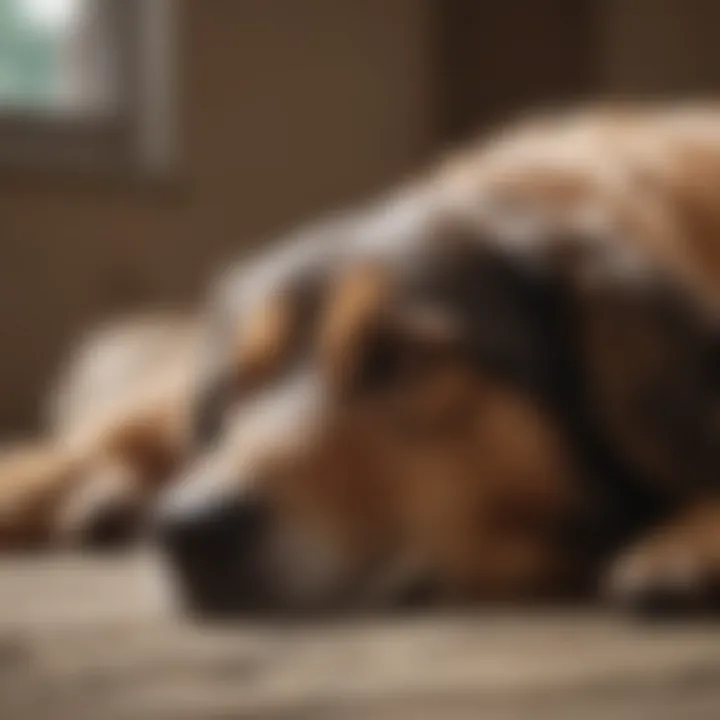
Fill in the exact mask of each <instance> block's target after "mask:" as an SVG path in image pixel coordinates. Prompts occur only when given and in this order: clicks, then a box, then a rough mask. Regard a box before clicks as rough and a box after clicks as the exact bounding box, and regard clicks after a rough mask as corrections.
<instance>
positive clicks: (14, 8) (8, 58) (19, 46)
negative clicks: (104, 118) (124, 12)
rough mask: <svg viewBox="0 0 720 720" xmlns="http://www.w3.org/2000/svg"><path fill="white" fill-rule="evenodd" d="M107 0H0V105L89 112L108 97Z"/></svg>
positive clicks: (101, 105) (101, 106) (11, 107)
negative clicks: (104, 18)
mask: <svg viewBox="0 0 720 720" xmlns="http://www.w3.org/2000/svg"><path fill="white" fill-rule="evenodd" d="M106 2H107V0H0V107H4V108H6V109H9V110H23V111H43V112H63V113H67V112H70V113H77V112H82V113H86V112H95V111H99V110H102V109H106V108H107V105H108V103H109V101H110V98H109V88H110V87H111V86H112V82H111V79H112V78H111V72H110V70H111V65H112V62H111V61H112V58H111V43H110V42H109V39H110V37H109V34H108V32H107V30H108V28H107V26H106V23H103V17H102V15H103V12H102V11H103V7H104V6H105V5H106Z"/></svg>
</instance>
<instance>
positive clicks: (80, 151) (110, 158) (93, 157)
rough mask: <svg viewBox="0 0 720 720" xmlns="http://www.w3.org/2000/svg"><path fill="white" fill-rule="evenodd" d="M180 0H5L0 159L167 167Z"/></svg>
mask: <svg viewBox="0 0 720 720" xmlns="http://www.w3.org/2000/svg"><path fill="white" fill-rule="evenodd" d="M173 4H174V0H0V167H7V166H20V167H28V166H31V167H38V166H40V167H48V166H49V167H60V168H75V169H86V170H97V169H106V170H121V171H122V170H134V169H141V170H143V171H149V172H153V171H155V172H157V171H163V170H165V169H166V168H167V167H168V165H169V163H170V162H171V160H172V155H173V132H172V114H173V113H172V107H171V105H172V99H173V87H172V73H171V70H172V64H173V63H172V45H173V43H172V40H173V32H172V30H173V28H172V19H173V18H172V13H171V11H172V9H173Z"/></svg>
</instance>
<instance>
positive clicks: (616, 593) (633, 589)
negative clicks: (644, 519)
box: [605, 498, 720, 613]
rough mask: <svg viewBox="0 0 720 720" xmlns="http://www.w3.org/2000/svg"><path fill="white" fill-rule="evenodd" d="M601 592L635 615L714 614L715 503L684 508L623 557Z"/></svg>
mask: <svg viewBox="0 0 720 720" xmlns="http://www.w3.org/2000/svg"><path fill="white" fill-rule="evenodd" d="M605 590H606V592H607V593H608V595H609V597H610V599H611V600H613V601H615V602H617V603H620V604H621V605H624V606H626V607H629V608H631V609H634V610H639V611H645V612H656V613H657V612H659V613H672V612H687V611H691V612H697V611H708V610H714V611H717V610H720V499H718V498H712V499H708V500H706V501H704V502H698V503H696V504H694V505H692V506H690V507H688V508H686V509H685V510H684V511H683V512H681V513H680V514H679V515H678V516H676V517H675V518H674V519H673V520H672V521H670V522H669V523H667V524H666V525H663V526H661V527H659V528H657V529H655V530H654V531H652V532H651V533H650V534H649V535H646V536H644V537H642V538H641V539H640V540H638V541H637V542H636V543H635V544H633V545H632V546H631V547H630V548H629V549H628V550H625V551H623V552H622V553H621V554H620V555H619V557H617V558H616V559H615V560H614V561H613V563H612V564H611V567H610V570H609V573H608V575H607V578H606V583H605Z"/></svg>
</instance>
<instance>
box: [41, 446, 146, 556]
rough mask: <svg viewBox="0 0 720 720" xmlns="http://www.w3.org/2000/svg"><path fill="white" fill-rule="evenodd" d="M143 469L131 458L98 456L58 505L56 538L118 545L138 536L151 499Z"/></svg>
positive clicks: (84, 544)
mask: <svg viewBox="0 0 720 720" xmlns="http://www.w3.org/2000/svg"><path fill="white" fill-rule="evenodd" d="M145 480H146V478H145V477H144V474H143V469H142V468H141V467H139V466H138V464H137V463H134V462H133V460H132V458H128V457H122V456H119V457H106V456H101V457H100V458H98V459H95V460H93V461H92V463H90V464H89V465H88V466H87V467H85V468H84V469H83V471H82V474H81V477H79V478H78V481H77V483H76V485H75V487H74V488H73V489H72V490H71V491H70V492H68V493H67V494H66V496H65V497H64V498H62V501H61V502H60V503H59V504H58V508H57V511H56V513H55V517H54V518H53V522H52V528H51V535H52V538H51V539H52V540H53V541H54V542H57V543H58V544H62V545H70V546H82V547H88V546H90V547H94V548H95V547H102V548H106V547H116V546H123V545H126V544H127V543H128V542H130V541H131V540H133V539H135V538H136V537H137V536H138V534H139V530H140V528H141V525H142V521H143V517H144V514H145V511H146V510H147V506H148V505H149V503H150V500H151V495H152V493H151V489H150V487H149V485H150V484H149V483H148V482H145Z"/></svg>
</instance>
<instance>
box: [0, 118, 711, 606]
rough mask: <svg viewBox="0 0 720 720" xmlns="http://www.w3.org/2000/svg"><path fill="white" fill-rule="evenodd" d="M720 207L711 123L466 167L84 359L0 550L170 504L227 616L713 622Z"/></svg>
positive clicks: (525, 152)
mask: <svg viewBox="0 0 720 720" xmlns="http://www.w3.org/2000/svg"><path fill="white" fill-rule="evenodd" d="M718 187H720V113H716V112H715V111H713V110H712V109H706V108H676V109H670V110H667V109H665V110H655V109H647V108H639V109H638V108H635V109H632V108H629V109H614V110H593V111H584V112H577V113H572V114H568V115H564V116H556V117H552V118H541V119H538V120H534V121H532V122H526V123H522V124H520V125H518V126H515V127H513V128H511V129H510V130H507V131H505V132H503V133H500V134H498V135H496V136H494V137H492V138H490V139H489V140H485V141H484V142H482V143H480V144H479V145H478V146H476V147H471V148H468V149H466V150H465V151H464V152H463V153H460V154H458V155H457V156H456V157H454V158H451V159H450V160H449V161H447V162H445V163H443V164H442V165H441V166H440V167H439V168H435V169H434V170H433V171H431V172H429V173H426V174H425V175H423V176H422V177H420V178H419V179H418V180H416V181H415V182H414V183H412V184H411V185H409V186H406V187H404V188H402V189H400V190H399V191H396V192H394V193H393V194H391V195H389V196H387V197H383V198H381V199H380V200H377V201H375V202H373V203H371V204H370V205H369V206H368V207H365V208H362V209H360V210H358V211H354V212H348V213H345V214H342V215H338V216H336V217H333V218H330V219H328V220H326V221H325V222H322V223H320V224H318V225H317V226H314V227H310V228H308V229H306V230H304V231H302V232H301V233H299V234H297V235H294V236H292V237H290V238H288V239H287V240H286V241H285V242H284V243H283V244H282V245H281V247H280V248H278V249H275V250H272V251H271V252H270V253H268V254H266V255H264V256H262V257H260V258H259V259H258V260H257V261H255V262H251V263H247V264H244V265H243V266H242V267H241V268H240V269H239V270H238V271H235V272H232V273H230V274H229V275H228V276H227V277H224V278H222V279H221V280H220V281H219V282H218V283H217V285H216V290H215V292H214V294H213V300H212V302H211V303H210V310H209V312H207V313H206V314H204V315H203V316H202V317H199V318H180V319H174V320H173V321H172V322H170V321H167V320H163V321H158V322H156V323H153V322H151V321H147V322H146V325H145V327H144V328H137V327H129V328H124V329H123V330H121V331H116V330H114V331H112V332H110V333H109V334H108V333H106V334H105V336H104V337H101V338H100V339H99V340H98V339H97V338H96V339H95V340H93V341H91V342H90V344H89V346H87V348H86V351H85V353H86V358H88V357H89V358H90V360H87V359H85V360H83V359H82V358H81V359H80V360H79V361H76V363H75V367H74V368H73V369H72V370H71V371H70V372H69V374H68V376H67V379H66V382H65V387H64V390H63V391H62V392H60V393H59V398H60V400H59V402H58V403H57V406H58V407H56V408H55V426H56V428H57V429H56V432H55V434H54V436H53V439H52V441H51V442H48V443H46V444H44V445H43V446H42V447H40V448H38V447H35V446H32V445H31V446H28V447H25V448H22V447H21V448H19V449H16V450H11V451H9V456H8V458H7V460H6V461H5V465H4V468H3V478H4V479H3V480H2V487H1V488H0V492H2V495H0V534H2V535H3V537H5V538H7V542H8V543H11V542H14V543H16V544H26V543H28V542H30V541H32V540H34V541H38V542H45V541H47V540H49V539H51V540H52V539H55V538H60V537H63V538H68V537H71V538H72V537H75V538H77V537H80V538H82V537H102V536H114V535H116V534H117V533H118V532H120V533H123V532H125V531H126V530H127V529H128V527H131V526H132V524H133V520H135V519H136V518H138V517H140V516H142V515H143V514H144V511H145V510H146V509H147V508H150V507H152V509H153V511H152V515H153V524H154V526H155V532H156V533H157V535H158V536H159V539H160V541H161V543H162V545H163V546H164V548H165V549H166V552H167V555H168V559H169V563H170V565H171V567H172V568H173V569H174V573H175V576H176V578H177V582H178V584H179V592H180V593H181V595H182V596H183V598H184V599H185V601H186V603H187V605H188V606H190V607H192V608H194V609H196V610H200V611H204V612H209V613H219V614H224V613H234V612H237V611H243V610H245V611H247V610H252V609H257V608H272V609H277V610H293V611H294V610H317V609H329V608H338V607H358V606H386V605H391V604H396V603H400V602H403V601H405V600H410V599H414V598H418V597H421V598H425V599H428V600H429V599H432V600H433V601H437V602H444V601H476V600H485V601H489V600H527V599H533V598H539V597H552V596H558V595H560V594H566V593H576V592H585V591H588V590H597V589H598V588H604V589H606V590H607V591H608V592H610V593H611V595H612V596H613V597H615V598H619V599H621V600H625V601H631V602H640V603H641V604H646V603H656V602H660V601H661V602H668V601H670V602H672V603H676V604H680V605H682V606H685V607H690V608H698V609H699V608H704V607H706V606H709V605H710V604H711V603H712V602H713V601H714V599H715V598H714V597H713V596H714V595H715V591H716V588H717V587H718V584H719V583H718V578H719V577H720V576H719V575H718V573H719V572H720V529H719V528H718V527H717V525H718V522H720V506H719V505H718V502H717V499H716V497H715V493H716V492H717V476H718V470H719V469H720V438H719V437H718V433H720V415H718V409H720V405H719V404H718V399H719V398H720V396H719V395H718V390H720V375H719V374H718V372H719V371H718V369H717V367H716V364H717V360H718V355H719V354H718V348H719V347H720V345H719V344H718V327H717V321H718V317H719V312H718V305H717V303H718V293H719V292H720V203H719V202H718V201H720V191H718V190H717V189H716V188H718ZM118 332H120V334H121V335H122V332H125V333H126V335H125V340H124V341H123V342H119V341H118V340H117V337H118V335H117V333H118ZM121 348H122V349H121ZM123 353H124V356H125V357H124V359H121V360H118V359H117V358H118V357H119V355H123ZM103 359H104V361H105V366H104V367H105V370H103V371H98V370H97V368H98V366H99V365H100V364H102V363H101V362H100V361H101V360H103ZM93 368H94V369H93ZM108 368H109V369H108ZM93 373H95V376H96V377H95V379H93V378H92V376H93ZM93 388H94V389H93ZM83 397H84V398H85V400H83V399H82V398H83Z"/></svg>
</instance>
